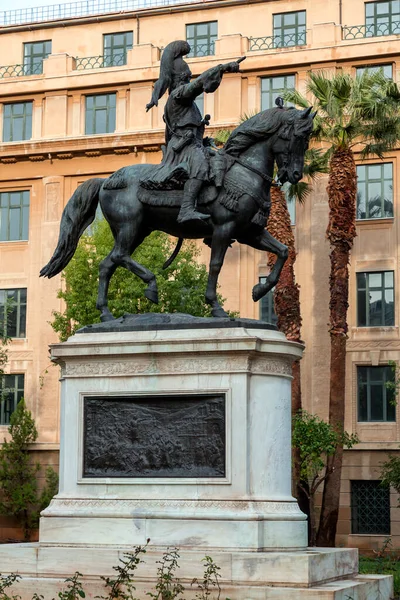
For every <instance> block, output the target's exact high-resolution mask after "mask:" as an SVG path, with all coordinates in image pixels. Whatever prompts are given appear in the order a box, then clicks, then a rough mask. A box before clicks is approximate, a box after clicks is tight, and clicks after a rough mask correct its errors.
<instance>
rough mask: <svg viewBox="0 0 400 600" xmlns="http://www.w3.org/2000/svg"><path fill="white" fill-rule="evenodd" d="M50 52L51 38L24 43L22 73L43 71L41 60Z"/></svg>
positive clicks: (30, 73)
mask: <svg viewBox="0 0 400 600" xmlns="http://www.w3.org/2000/svg"><path fill="white" fill-rule="evenodd" d="M49 54H51V40H46V41H45V42H29V43H28V44H24V75H37V74H40V73H43V60H44V59H45V58H47V57H48V56H49Z"/></svg>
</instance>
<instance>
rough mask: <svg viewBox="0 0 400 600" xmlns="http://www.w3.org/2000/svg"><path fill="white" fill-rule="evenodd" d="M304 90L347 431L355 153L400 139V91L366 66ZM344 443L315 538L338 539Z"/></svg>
mask: <svg viewBox="0 0 400 600" xmlns="http://www.w3.org/2000/svg"><path fill="white" fill-rule="evenodd" d="M307 92H308V93H309V94H311V95H312V96H313V97H314V108H316V109H317V110H318V117H317V119H316V131H315V134H316V138H317V139H318V140H320V141H321V142H322V143H323V146H324V147H325V148H326V156H327V158H328V159H329V182H328V187H327V193H328V200H329V224H328V228H327V232H326V235H327V238H328V240H329V242H330V262H331V271H330V277H329V285H330V304H329V307H330V326H329V333H330V338H331V358H330V396H329V421H330V423H331V424H332V425H334V426H335V427H336V428H337V429H340V430H341V431H343V430H344V408H345V406H344V402H345V361H346V339H347V330H348V326H347V308H348V296H349V292H348V280H349V272H348V263H349V257H350V251H351V249H352V246H353V240H354V237H355V235H356V223H355V220H356V197H357V172H356V164H355V158H354V155H355V152H359V153H360V155H361V158H364V157H366V156H369V155H371V154H373V155H376V156H378V157H379V158H382V157H383V153H384V152H386V151H387V150H390V149H392V148H394V147H395V146H396V145H397V143H398V140H399V139H400V91H399V88H398V86H397V84H396V83H394V82H393V81H392V80H388V79H386V78H385V77H384V75H383V72H382V71H379V72H376V73H371V72H368V71H366V72H365V73H364V74H363V75H362V76H361V77H356V78H353V77H351V75H349V74H347V73H342V72H339V73H337V74H336V75H335V76H333V77H332V78H328V77H327V75H325V74H324V73H320V72H318V73H317V72H315V73H310V74H309V78H308V82H307ZM284 96H285V99H286V100H289V101H290V102H293V103H294V104H298V105H300V106H302V107H307V106H309V105H310V103H309V102H308V100H307V99H306V98H305V97H304V96H302V95H301V94H299V93H298V92H296V91H294V92H293V91H292V92H291V91H288V92H286V93H285V95H284ZM342 460H343V446H341V447H339V448H338V450H337V452H336V454H335V455H334V456H333V457H332V458H331V459H330V460H329V461H328V466H327V471H328V477H327V479H326V482H325V486H324V493H323V499H322V507H321V514H320V523H319V532H318V537H317V544H318V545H320V546H334V545H335V536H336V527H337V520H338V514H339V498H340V480H341V467H342Z"/></svg>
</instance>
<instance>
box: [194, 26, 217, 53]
mask: <svg viewBox="0 0 400 600" xmlns="http://www.w3.org/2000/svg"><path fill="white" fill-rule="evenodd" d="M199 25H207V35H206V36H204V35H198V34H197V27H198V26H199ZM212 25H215V29H216V32H215V33H212V32H211V26H212ZM190 27H193V35H189V33H188V30H189V28H190ZM203 39H204V40H207V41H205V42H200V43H199V40H203ZM217 39H218V21H215V20H214V21H201V22H199V23H186V41H187V42H188V44H190V52H189V54H188V55H187V57H188V58H197V57H202V56H214V55H215V41H216V40H217ZM199 46H206V49H205V51H203V50H200V51H199V50H198V48H199Z"/></svg>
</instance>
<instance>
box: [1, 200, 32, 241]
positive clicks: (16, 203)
mask: <svg viewBox="0 0 400 600" xmlns="http://www.w3.org/2000/svg"><path fill="white" fill-rule="evenodd" d="M29 196H30V194H29V191H28V190H24V191H19V192H1V193H0V242H11V241H17V240H22V241H26V240H27V239H28V230H29Z"/></svg>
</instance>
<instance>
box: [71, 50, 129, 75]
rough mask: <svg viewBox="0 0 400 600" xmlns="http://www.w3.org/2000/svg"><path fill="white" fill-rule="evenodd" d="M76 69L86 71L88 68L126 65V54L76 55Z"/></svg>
mask: <svg viewBox="0 0 400 600" xmlns="http://www.w3.org/2000/svg"><path fill="white" fill-rule="evenodd" d="M75 60H76V65H75V69H76V70H77V71H86V70H87V69H104V68H106V67H121V66H122V65H126V55H125V56H124V55H122V54H119V55H114V56H103V55H100V56H84V57H82V58H80V57H76V59H75Z"/></svg>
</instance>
